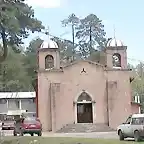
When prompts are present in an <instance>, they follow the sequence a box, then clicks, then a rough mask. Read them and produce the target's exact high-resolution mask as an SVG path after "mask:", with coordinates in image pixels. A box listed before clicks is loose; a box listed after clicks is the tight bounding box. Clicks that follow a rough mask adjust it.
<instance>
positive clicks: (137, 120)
mask: <svg viewBox="0 0 144 144" xmlns="http://www.w3.org/2000/svg"><path fill="white" fill-rule="evenodd" d="M131 124H133V125H143V124H144V117H139V118H132V123H131Z"/></svg>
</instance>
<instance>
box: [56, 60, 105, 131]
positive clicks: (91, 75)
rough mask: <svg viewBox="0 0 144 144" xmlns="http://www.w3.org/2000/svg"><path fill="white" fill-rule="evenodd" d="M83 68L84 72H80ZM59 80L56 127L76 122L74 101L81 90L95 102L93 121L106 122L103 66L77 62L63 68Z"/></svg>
mask: <svg viewBox="0 0 144 144" xmlns="http://www.w3.org/2000/svg"><path fill="white" fill-rule="evenodd" d="M83 68H84V69H85V70H86V73H81V71H82V69H83ZM61 80H62V81H61V86H60V87H61V88H60V89H61V94H59V95H58V96H57V99H56V101H57V102H56V107H57V111H56V112H57V118H56V124H57V129H59V128H61V127H62V126H64V125H66V124H71V123H76V111H75V105H74V102H75V101H76V100H77V98H78V96H79V95H80V94H81V93H82V92H83V90H84V91H85V92H87V93H88V94H89V95H90V96H91V97H92V99H93V101H95V102H96V103H95V104H94V123H107V109H106V108H107V107H106V104H107V101H106V93H105V91H106V78H105V73H104V71H103V68H101V67H100V66H95V65H91V64H88V63H85V62H84V63H83V62H82V63H78V64H75V65H73V66H71V67H67V68H65V69H64V73H63V77H62V75H61Z"/></svg>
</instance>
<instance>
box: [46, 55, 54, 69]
mask: <svg viewBox="0 0 144 144" xmlns="http://www.w3.org/2000/svg"><path fill="white" fill-rule="evenodd" d="M53 67H54V57H53V56H52V55H47V56H46V57H45V69H50V68H53Z"/></svg>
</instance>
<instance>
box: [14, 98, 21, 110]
mask: <svg viewBox="0 0 144 144" xmlns="http://www.w3.org/2000/svg"><path fill="white" fill-rule="evenodd" d="M15 104H16V107H17V108H18V109H20V101H19V100H15Z"/></svg>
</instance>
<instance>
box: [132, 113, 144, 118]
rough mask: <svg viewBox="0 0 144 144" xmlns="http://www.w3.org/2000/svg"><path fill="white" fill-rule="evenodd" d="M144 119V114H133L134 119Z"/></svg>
mask: <svg viewBox="0 0 144 144" xmlns="http://www.w3.org/2000/svg"><path fill="white" fill-rule="evenodd" d="M138 117H144V114H133V115H132V118H138Z"/></svg>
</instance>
